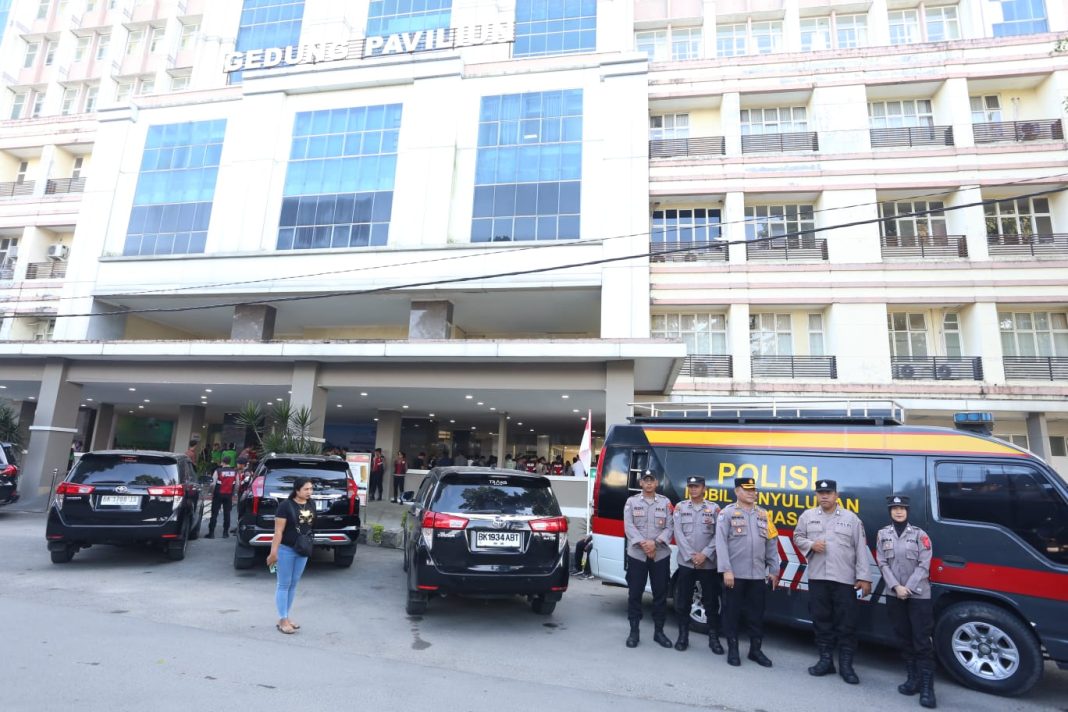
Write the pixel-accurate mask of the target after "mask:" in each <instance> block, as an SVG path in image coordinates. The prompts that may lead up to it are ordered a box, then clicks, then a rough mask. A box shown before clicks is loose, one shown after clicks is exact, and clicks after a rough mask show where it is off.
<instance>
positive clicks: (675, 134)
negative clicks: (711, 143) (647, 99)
mask: <svg viewBox="0 0 1068 712" xmlns="http://www.w3.org/2000/svg"><path fill="white" fill-rule="evenodd" d="M689 137H690V115H689V114H661V115H659V116H650V117H649V139H650V140H652V141H658V140H663V139H671V138H689Z"/></svg>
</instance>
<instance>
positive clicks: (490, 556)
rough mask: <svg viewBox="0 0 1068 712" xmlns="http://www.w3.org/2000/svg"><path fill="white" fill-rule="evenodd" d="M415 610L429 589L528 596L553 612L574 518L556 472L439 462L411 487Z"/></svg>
mask: <svg viewBox="0 0 1068 712" xmlns="http://www.w3.org/2000/svg"><path fill="white" fill-rule="evenodd" d="M404 500H405V502H410V503H411V511H410V513H409V515H408V517H407V518H406V522H405V527H404V570H405V571H406V572H407V574H408V576H407V581H408V600H407V607H406V608H407V611H408V614H409V615H417V614H420V613H423V612H424V611H425V610H426V606H427V600H428V598H429V597H430V595H432V594H433V595H440V594H459V595H465V596H475V597H482V598H488V597H499V596H514V595H521V596H526V597H527V598H528V599H529V600H530V603H531V607H532V608H533V610H534V612H535V613H541V614H543V615H548V614H550V613H552V612H553V609H555V608H556V603H557V601H559V600H560V599H561V597H562V596H563V592H564V591H566V590H567V583H568V571H569V566H568V561H569V551H568V543H567V518H566V517H564V516H563V515H562V514H561V513H560V505H559V503H558V502H557V501H556V495H555V494H554V493H553V490H552V487H551V486H550V483H549V480H548V479H546V478H545V477H542V476H540V475H530V474H527V473H525V472H519V471H518V470H498V469H492V468H485V467H444V468H435V469H433V470H431V471H430V473H429V474H427V476H426V477H425V478H424V479H423V483H422V485H421V486H420V487H419V491H418V492H415V493H413V492H405V493H404Z"/></svg>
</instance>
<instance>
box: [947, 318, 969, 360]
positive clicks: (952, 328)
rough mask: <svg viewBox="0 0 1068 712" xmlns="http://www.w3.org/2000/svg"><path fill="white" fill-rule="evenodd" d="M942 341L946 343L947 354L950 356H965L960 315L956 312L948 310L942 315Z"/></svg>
mask: <svg viewBox="0 0 1068 712" xmlns="http://www.w3.org/2000/svg"><path fill="white" fill-rule="evenodd" d="M942 341H944V342H945V345H946V356H949V357H950V358H962V357H963V355H964V349H963V346H962V344H963V340H962V339H961V334H960V315H959V314H957V313H956V312H946V313H945V314H944V315H943V316H942Z"/></svg>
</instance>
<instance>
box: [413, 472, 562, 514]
mask: <svg viewBox="0 0 1068 712" xmlns="http://www.w3.org/2000/svg"><path fill="white" fill-rule="evenodd" d="M433 509H434V510H435V511H438V512H456V513H460V512H464V513H467V514H519V515H527V516H533V517H559V516H560V505H559V504H557V502H556V497H555V496H554V495H553V491H552V489H551V488H550V487H549V483H548V482H535V483H526V482H523V483H518V482H516V481H515V480H512V479H508V480H499V481H494V480H489V481H487V479H486V478H485V477H481V476H480V477H478V479H477V480H471V479H461V480H459V481H456V480H446V481H444V482H442V483H441V486H440V487H439V488H438V493H437V496H436V497H435V498H434V504H433Z"/></svg>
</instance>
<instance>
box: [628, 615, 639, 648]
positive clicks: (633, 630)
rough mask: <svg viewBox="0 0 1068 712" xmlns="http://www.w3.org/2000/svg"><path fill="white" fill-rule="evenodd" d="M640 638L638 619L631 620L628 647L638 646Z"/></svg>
mask: <svg viewBox="0 0 1068 712" xmlns="http://www.w3.org/2000/svg"><path fill="white" fill-rule="evenodd" d="M638 639H639V636H638V621H635V620H632V621H631V622H630V635H628V636H627V647H628V648H637V647H638Z"/></svg>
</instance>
